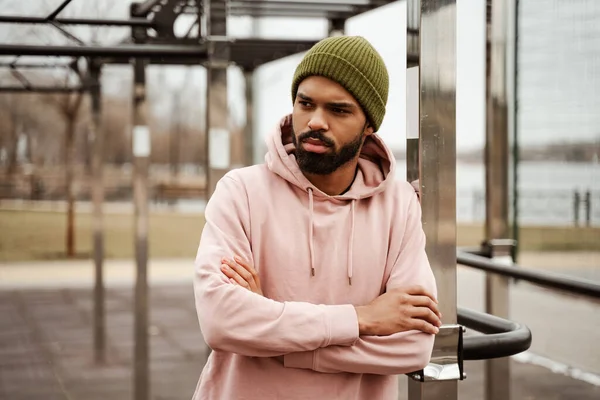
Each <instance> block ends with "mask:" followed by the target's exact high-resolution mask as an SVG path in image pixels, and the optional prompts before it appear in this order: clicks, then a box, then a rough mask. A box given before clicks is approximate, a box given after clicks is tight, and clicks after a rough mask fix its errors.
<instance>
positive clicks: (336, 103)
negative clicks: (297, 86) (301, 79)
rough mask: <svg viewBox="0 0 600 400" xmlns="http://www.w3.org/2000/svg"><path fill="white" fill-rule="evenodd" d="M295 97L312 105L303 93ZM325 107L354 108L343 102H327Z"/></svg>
mask: <svg viewBox="0 0 600 400" xmlns="http://www.w3.org/2000/svg"><path fill="white" fill-rule="evenodd" d="M297 96H298V97H299V98H301V99H302V100H304V101H310V102H313V103H314V101H313V99H311V98H310V97H309V96H307V95H305V94H304V93H300V92H298V94H297ZM327 105H328V106H329V107H337V108H349V109H352V108H356V105H355V104H353V103H348V102H344V101H342V102H328V103H327Z"/></svg>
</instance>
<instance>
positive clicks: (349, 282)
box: [348, 276, 352, 286]
mask: <svg viewBox="0 0 600 400" xmlns="http://www.w3.org/2000/svg"><path fill="white" fill-rule="evenodd" d="M348 284H349V285H350V286H352V277H351V276H349V277H348Z"/></svg>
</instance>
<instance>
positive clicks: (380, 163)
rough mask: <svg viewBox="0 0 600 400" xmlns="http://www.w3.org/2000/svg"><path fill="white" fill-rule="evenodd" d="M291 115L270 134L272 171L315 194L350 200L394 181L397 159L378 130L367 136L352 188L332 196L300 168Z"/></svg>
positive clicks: (269, 146) (371, 194) (372, 193)
mask: <svg viewBox="0 0 600 400" xmlns="http://www.w3.org/2000/svg"><path fill="white" fill-rule="evenodd" d="M292 134H293V128H292V116H291V115H287V116H286V117H284V118H282V119H281V121H280V122H279V124H278V126H277V128H276V129H275V130H274V131H273V132H272V133H271V134H270V135H269V136H268V137H267V139H266V143H267V149H268V151H267V154H266V156H265V162H266V165H267V167H268V168H269V170H270V171H271V172H273V173H275V174H277V175H279V176H280V177H282V178H283V179H285V180H286V181H288V182H289V183H291V184H292V185H294V186H296V187H298V188H300V189H302V190H303V191H306V192H307V193H309V192H311V191H312V193H313V195H314V196H315V197H319V198H327V199H329V200H332V201H335V200H338V201H351V200H359V199H364V198H367V197H371V196H373V195H375V194H377V193H380V192H382V191H383V190H385V188H386V186H388V185H389V184H390V182H391V181H393V180H394V173H395V169H396V160H395V159H394V156H393V154H392V152H391V150H390V149H389V147H387V146H386V144H385V143H384V142H383V140H382V139H381V138H380V137H379V136H378V135H377V134H375V133H373V134H372V135H370V136H369V137H367V139H366V140H365V143H364V145H363V147H362V149H361V152H360V155H359V160H358V171H357V173H356V178H355V179H354V182H353V183H352V186H351V188H350V190H348V191H347V192H346V193H344V194H342V195H338V196H329V195H328V194H326V193H324V192H322V191H321V190H319V189H318V188H317V187H316V186H314V185H313V184H312V183H311V182H310V181H309V180H308V179H306V177H305V176H304V174H303V173H302V171H300V168H299V167H298V163H297V162H296V156H295V155H294V150H295V146H294V143H293V142H292Z"/></svg>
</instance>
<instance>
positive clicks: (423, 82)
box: [407, 0, 458, 400]
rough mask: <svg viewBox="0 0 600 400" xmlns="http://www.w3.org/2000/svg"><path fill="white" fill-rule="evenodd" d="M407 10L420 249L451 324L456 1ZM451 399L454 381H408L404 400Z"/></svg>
mask: <svg viewBox="0 0 600 400" xmlns="http://www.w3.org/2000/svg"><path fill="white" fill-rule="evenodd" d="M407 7H408V9H407V27H408V28H409V29H411V28H412V29H413V30H414V29H418V39H417V41H416V42H417V43H418V57H415V55H416V54H410V53H409V56H411V59H412V60H418V68H419V69H418V72H419V73H418V77H419V81H418V82H419V83H418V89H419V90H418V95H419V100H418V101H419V104H418V114H419V115H418V120H419V121H420V124H419V128H418V129H419V138H418V141H419V145H418V147H419V153H420V157H419V158H420V159H419V161H418V165H419V181H420V187H421V207H422V211H423V228H424V230H425V235H426V236H427V247H426V250H427V254H428V257H429V261H430V263H431V267H432V269H433V272H434V274H435V277H436V281H437V287H438V299H439V304H440V311H441V312H442V314H443V316H444V318H443V323H444V324H455V323H456V322H457V316H456V0H408V2H407ZM417 21H419V22H417ZM415 25H416V26H415ZM409 40H410V39H409ZM409 46H413V45H410V44H409ZM413 47H414V46H413ZM407 50H408V49H407ZM413 50H414V49H413ZM412 72H414V71H412ZM412 78H414V77H412ZM414 112H415V110H414V107H413V109H412V113H413V114H414ZM407 113H408V107H407ZM411 118H414V116H412V117H411ZM408 119H409V117H408V115H407V120H408ZM414 163H415V160H414V158H413V159H411V160H410V161H409V165H408V166H407V167H410V168H414ZM411 164H412V166H411ZM412 173H414V170H413V172H412ZM457 396H458V384H457V381H441V382H434V383H420V382H417V381H414V380H409V386H408V398H409V399H410V400H416V399H420V400H421V399H422V400H434V399H435V400H438V399H448V400H455V399H457Z"/></svg>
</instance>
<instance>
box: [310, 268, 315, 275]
mask: <svg viewBox="0 0 600 400" xmlns="http://www.w3.org/2000/svg"><path fill="white" fill-rule="evenodd" d="M310 274H311V275H312V276H315V269H314V268H311V269H310Z"/></svg>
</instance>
